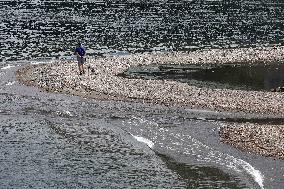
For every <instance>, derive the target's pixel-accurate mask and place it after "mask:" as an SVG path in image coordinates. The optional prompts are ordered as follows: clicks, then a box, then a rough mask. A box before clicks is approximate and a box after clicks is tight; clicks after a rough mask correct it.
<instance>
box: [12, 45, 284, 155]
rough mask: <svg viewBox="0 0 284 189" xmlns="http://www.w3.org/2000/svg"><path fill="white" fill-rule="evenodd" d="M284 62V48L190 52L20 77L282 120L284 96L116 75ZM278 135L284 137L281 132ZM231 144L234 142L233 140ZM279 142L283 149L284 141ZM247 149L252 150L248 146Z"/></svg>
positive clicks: (67, 65) (46, 85)
mask: <svg viewBox="0 0 284 189" xmlns="http://www.w3.org/2000/svg"><path fill="white" fill-rule="evenodd" d="M283 60H284V47H266V48H243V49H229V50H220V49H214V50H208V51H195V52H190V53H182V52H175V53H166V54H165V53H157V54H153V53H152V54H150V53H144V54H134V55H126V56H106V57H101V58H95V59H88V61H87V63H86V67H87V66H89V67H91V68H92V69H94V72H90V71H87V72H86V74H85V75H83V76H80V75H78V71H77V70H78V67H77V63H76V62H74V61H62V60H61V61H57V62H54V63H52V64H45V65H41V66H29V67H26V68H23V69H21V70H19V71H18V73H17V76H18V79H19V80H21V81H23V82H24V83H26V84H29V85H33V86H37V87H39V88H41V89H44V90H46V91H52V92H63V93H68V94H74V95H79V96H84V97H91V98H97V99H102V100H104V99H106V100H124V101H139V102H149V103H159V104H165V105H171V106H172V105H177V106H188V107H192V108H202V109H209V110H217V111H230V112H245V113H254V114H261V115H273V116H277V117H281V118H282V117H283V112H284V105H283V102H284V95H283V93H277V92H263V91H243V90H230V89H212V88H206V86H204V87H196V86H190V85H188V84H187V83H180V82H177V81H168V80H142V79H126V78H122V77H119V76H117V74H119V73H122V72H123V71H125V70H127V69H128V68H129V67H130V66H137V65H149V64H202V65H203V64H205V65H206V64H208V65H209V64H211V65H212V64H225V63H226V64H236V63H238V64H254V63H263V64H269V63H272V62H275V61H283ZM262 127H263V126H259V127H247V128H248V129H250V128H251V131H252V130H255V129H258V128H262ZM245 128H246V127H245ZM228 132H230V133H234V135H237V134H238V135H242V134H244V133H245V132H247V131H246V130H243V132H238V133H237V134H236V132H235V131H233V130H232V131H231V130H228ZM224 133H225V132H224ZM224 133H223V134H224ZM280 134H282V135H281V136H282V138H283V132H282V133H280ZM224 136H227V135H225V134H224V135H222V134H221V137H224ZM229 138H230V137H229ZM228 140H229V139H228ZM224 141H225V140H224ZM231 141H232V143H234V142H233V141H235V139H232V140H231ZM225 142H227V141H225ZM281 143H282V145H283V141H281ZM243 149H248V150H250V148H243ZM282 150H283V149H282ZM262 154H263V153H262ZM280 157H282V156H280Z"/></svg>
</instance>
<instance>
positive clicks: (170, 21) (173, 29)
mask: <svg viewBox="0 0 284 189" xmlns="http://www.w3.org/2000/svg"><path fill="white" fill-rule="evenodd" d="M283 11H284V4H283V3H282V1H279V0H254V1H246V0H240V1H200V0H192V1H187V0H180V1H166V2H165V1H162V2H159V1H155V0H148V1H139V0H137V1H135V0H134V1H133V0H122V1H108V0H101V1H91V0H89V1H86V0H85V1H77V0H76V1H60V0H59V1H52V2H51V1H48V0H41V1H25V0H21V1H5V0H3V1H0V21H1V22H0V23H1V27H0V41H1V44H0V50H1V54H0V58H1V59H7V60H15V59H30V58H34V57H59V56H70V55H71V54H72V50H73V47H74V45H75V44H76V41H77V40H81V41H82V42H83V44H84V45H85V46H86V47H87V50H88V53H89V55H97V54H102V53H108V52H119V51H122V52H139V51H157V50H158V51H160V50H162V51H163V50H186V51H187V50H193V49H200V48H237V47H242V46H259V45H269V44H283V41H284V38H283V36H284V35H283V34H284V31H283V25H284V24H283V20H284V19H283V18H284V12H283Z"/></svg>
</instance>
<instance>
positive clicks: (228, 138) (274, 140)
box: [220, 123, 284, 159]
mask: <svg viewBox="0 0 284 189" xmlns="http://www.w3.org/2000/svg"><path fill="white" fill-rule="evenodd" d="M220 136H221V141H222V142H224V143H227V144H231V145H233V146H234V147H236V148H238V149H241V150H244V151H249V152H254V153H258V154H261V155H264V156H269V157H275V158H278V159H284V125H259V124H251V123H244V124H230V125H225V124H224V125H223V127H221V129H220Z"/></svg>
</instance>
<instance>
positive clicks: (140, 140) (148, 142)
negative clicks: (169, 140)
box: [132, 135, 154, 149]
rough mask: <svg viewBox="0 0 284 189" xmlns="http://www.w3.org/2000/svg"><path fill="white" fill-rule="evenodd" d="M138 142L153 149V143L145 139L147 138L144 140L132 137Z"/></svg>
mask: <svg viewBox="0 0 284 189" xmlns="http://www.w3.org/2000/svg"><path fill="white" fill-rule="evenodd" d="M132 136H133V137H134V138H135V139H136V140H137V141H138V142H142V143H145V144H146V145H147V146H148V147H149V148H151V149H152V148H153V147H154V143H153V142H152V141H151V140H149V139H147V138H144V137H140V136H134V135H132Z"/></svg>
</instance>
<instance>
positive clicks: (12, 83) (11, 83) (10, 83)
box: [6, 81, 16, 86]
mask: <svg viewBox="0 0 284 189" xmlns="http://www.w3.org/2000/svg"><path fill="white" fill-rule="evenodd" d="M15 83H16V82H15V81H12V82H9V83H7V84H6V85H7V86H10V85H14V84H15Z"/></svg>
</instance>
